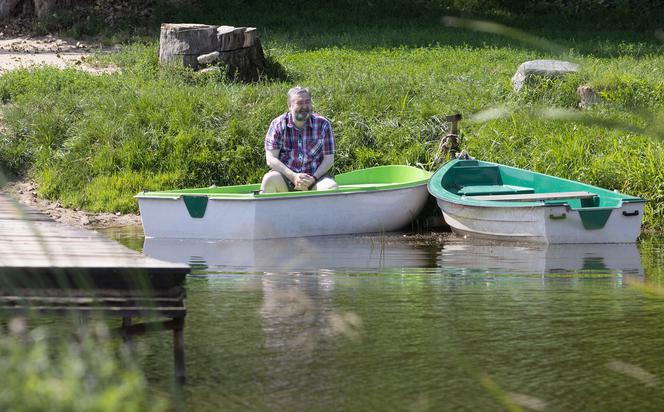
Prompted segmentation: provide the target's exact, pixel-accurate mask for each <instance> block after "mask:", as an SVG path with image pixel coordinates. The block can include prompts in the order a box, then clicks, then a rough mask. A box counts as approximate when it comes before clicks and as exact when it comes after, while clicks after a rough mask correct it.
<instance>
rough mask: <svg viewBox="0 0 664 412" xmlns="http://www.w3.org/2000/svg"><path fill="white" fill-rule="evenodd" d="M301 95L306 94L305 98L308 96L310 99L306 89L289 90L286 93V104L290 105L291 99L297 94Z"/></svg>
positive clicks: (296, 87)
mask: <svg viewBox="0 0 664 412" xmlns="http://www.w3.org/2000/svg"><path fill="white" fill-rule="evenodd" d="M303 93H306V94H307V96H309V98H311V92H310V91H309V89H307V88H306V87H300V86H295V87H293V88H292V89H290V90H289V91H288V104H290V102H291V100H292V99H293V97H295V96H297V95H298V94H303Z"/></svg>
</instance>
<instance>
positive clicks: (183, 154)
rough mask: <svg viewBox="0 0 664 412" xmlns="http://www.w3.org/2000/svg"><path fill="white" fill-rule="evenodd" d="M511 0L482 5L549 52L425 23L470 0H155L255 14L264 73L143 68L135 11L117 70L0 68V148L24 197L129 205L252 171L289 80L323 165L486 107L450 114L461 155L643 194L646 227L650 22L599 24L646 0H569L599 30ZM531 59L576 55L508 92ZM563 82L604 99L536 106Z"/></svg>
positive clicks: (389, 145)
mask: <svg viewBox="0 0 664 412" xmlns="http://www.w3.org/2000/svg"><path fill="white" fill-rule="evenodd" d="M517 3H520V2H514V1H498V0H496V1H494V2H492V4H493V6H492V8H487V9H485V10H484V12H483V16H485V17H486V16H489V17H492V18H494V19H495V20H497V21H503V22H508V23H514V24H521V23H523V24H521V27H526V28H528V30H529V33H532V34H535V35H539V36H543V37H546V38H548V39H551V40H554V41H556V42H558V43H559V44H561V45H563V47H564V49H565V50H567V53H566V55H565V56H560V55H556V54H553V53H551V52H547V51H543V50H538V49H534V48H532V47H531V46H529V45H528V44H527V43H526V42H524V41H520V40H519V39H514V38H508V37H503V36H500V35H498V34H496V33H480V32H475V31H470V30H464V29H459V28H456V29H455V28H449V27H445V26H444V25H443V24H442V23H441V21H440V18H441V16H442V15H443V13H447V12H450V13H452V12H458V13H459V14H462V15H473V13H477V12H478V10H479V7H480V5H479V3H477V4H475V3H474V2H472V1H452V2H443V1H439V2H436V1H420V2H405V1H397V2H381V1H374V2H343V1H342V2H318V3H316V2H313V3H312V2H304V1H301V2H298V1H295V2H290V3H283V2H277V3H274V2H260V1H259V2H248V1H242V0H235V1H230V2H211V1H203V0H200V1H198V2H197V4H198V7H183V8H180V9H175V10H173V9H171V10H168V9H164V11H161V12H159V13H161V14H159V13H157V14H156V15H155V19H158V20H161V21H188V22H201V23H209V24H231V25H236V26H240V25H253V26H257V27H258V28H259V31H260V38H261V40H262V42H263V47H264V50H265V52H266V55H267V58H268V63H269V67H270V69H269V71H268V72H267V73H266V74H265V76H264V78H263V80H262V81H261V82H259V83H255V84H236V83H231V82H228V81H225V80H222V79H219V78H216V77H214V76H211V75H199V74H196V73H193V72H191V71H188V70H183V69H177V68H173V67H166V68H160V67H159V65H158V61H157V60H158V59H157V51H158V40H157V38H158V28H157V26H156V25H150V24H146V26H145V28H144V29H143V31H142V32H141V33H139V34H136V33H135V31H136V28H135V27H133V29H132V30H133V32H132V33H133V34H127V35H126V36H125V38H124V39H125V41H126V42H127V43H126V45H125V47H124V50H123V51H122V52H121V53H117V54H113V55H99V56H98V57H97V64H99V65H102V66H103V65H107V64H114V65H117V66H119V67H120V68H121V69H122V71H121V73H118V74H112V75H101V76H98V75H91V74H87V73H83V72H80V71H76V70H56V69H51V68H34V69H30V70H17V71H13V72H10V73H7V74H4V75H3V76H2V77H0V99H2V101H3V103H4V108H3V114H2V116H3V120H2V122H3V124H4V128H3V129H2V130H0V162H2V167H3V169H4V170H5V171H6V172H9V173H13V174H18V173H21V172H27V173H28V174H29V175H30V176H31V177H34V178H35V179H36V180H37V182H38V183H39V190H40V194H41V195H42V196H45V197H48V198H51V199H60V200H61V202H62V204H63V205H64V206H69V207H77V208H83V209H87V210H90V211H120V212H135V211H137V203H136V202H135V200H134V199H133V197H132V196H133V195H134V194H136V193H137V192H139V191H141V190H143V189H148V190H158V189H166V188H173V187H191V186H206V185H210V184H212V183H215V184H217V185H227V184H242V183H248V182H256V181H259V179H260V177H261V176H262V174H263V173H264V172H265V171H266V170H267V167H266V165H265V162H264V155H263V149H262V141H263V137H264V135H265V132H266V129H267V126H268V125H269V122H270V120H271V119H272V118H274V117H275V116H277V115H279V114H281V113H283V112H284V111H285V109H286V101H285V93H286V91H287V90H288V89H289V88H290V87H292V86H293V85H295V84H300V85H305V86H308V87H310V88H311V89H312V91H313V93H314V103H315V105H316V109H317V110H318V111H319V112H320V113H322V114H324V115H325V116H327V117H328V118H329V119H330V120H331V121H332V124H333V127H334V130H335V134H336V138H337V147H338V153H337V156H336V164H335V169H336V171H337V172H342V171H347V170H351V169H356V168H362V167H368V166H374V165H381V164H390V163H399V164H413V165H417V164H420V165H423V167H431V166H432V165H431V162H432V159H433V156H434V154H435V150H436V148H437V145H438V141H439V139H440V137H442V136H443V135H444V134H445V133H446V130H445V124H444V116H445V115H446V114H451V113H456V112H460V113H463V114H464V115H466V118H468V117H469V116H468V115H471V114H473V113H477V112H481V111H484V110H486V109H490V108H500V112H501V113H503V115H501V116H489V118H488V119H487V120H483V121H477V120H476V121H472V120H467V121H465V122H464V123H463V124H462V131H463V133H464V145H465V147H466V148H467V149H468V150H469V151H470V153H471V154H472V155H473V156H475V157H477V158H482V159H485V160H490V161H497V162H501V163H505V164H509V165H515V166H518V167H525V168H529V169H533V170H537V171H540V172H545V173H551V174H555V175H559V176H562V177H566V178H571V179H576V180H581V181H584V182H587V183H590V184H595V185H599V186H603V187H607V188H610V189H618V190H620V191H624V192H627V193H629V194H632V195H639V196H643V197H645V198H647V199H649V200H650V202H649V203H648V206H647V209H648V210H647V216H646V222H647V224H648V225H649V226H650V227H653V228H658V227H662V224H663V223H664V206H663V205H664V202H663V200H664V172H663V170H664V167H662V160H661V159H662V158H663V156H662V154H663V147H664V146H663V145H662V141H661V140H660V138H658V136H660V132H659V131H661V130H662V129H664V127H660V125H661V124H662V116H663V115H664V108H663V105H664V94H663V93H662V92H663V91H664V81H663V80H662V78H664V77H662V73H661V71H662V70H663V69H662V68H663V67H664V55H663V54H662V44H663V43H662V42H661V41H659V40H658V39H657V38H656V37H655V36H654V35H653V32H652V30H649V31H646V30H642V31H634V30H615V27H616V26H614V23H612V22H613V19H614V18H616V17H619V18H621V20H624V24H623V26H625V25H628V24H627V22H633V21H634V20H635V19H637V20H638V19H641V20H640V21H643V19H646V18H647V19H650V18H656V17H657V16H658V14H657V13H659V12H660V11H659V10H660V9H657V8H655V7H654V6H653V4H654V3H651V2H636V3H638V5H637V6H638V7H633V8H630V9H628V8H625V7H623V6H621V5H624V4H627V3H626V2H620V1H614V2H599V1H596V2H593V1H590V0H588V1H585V2H574V4H575V6H574V7H576V8H577V9H578V10H580V11H582V12H587V13H589V16H590V17H594V18H591V19H590V21H591V25H592V26H593V27H597V26H599V27H600V30H596V31H590V30H589V29H588V28H581V27H580V23H579V22H578V21H577V20H574V18H575V16H573V15H571V14H569V13H567V12H565V13H562V14H561V13H558V14H551V15H546V14H543V13H544V12H543V11H542V10H550V11H551V10H559V9H557V8H556V7H557V6H559V4H558V3H561V4H562V3H565V2H564V1H539V2H526V3H525V4H526V5H525V6H524V7H522V8H521V9H520V8H519V7H518V5H517ZM636 3H634V4H636ZM630 4H632V3H630ZM409 5H410V7H409ZM522 5H523V4H522ZM651 6H652V7H651ZM583 7H586V8H585V9H583ZM648 7H650V9H648ZM646 9H647V10H646ZM160 10H161V9H160ZM305 10H306V13H305V12H304V11H305ZM565 10H567V9H565ZM639 10H640V11H641V12H640V11H639ZM643 11H650V12H651V13H644V12H643ZM396 12H398V13H399V17H398V18H391V17H389V16H391V15H393V13H396ZM391 13H392V14H391ZM537 13H539V14H537ZM535 15H538V16H539V17H538V18H536V19H534V20H533V19H532V18H531V19H529V18H527V17H528V16H535ZM605 15H606V16H612V17H611V18H607V19H604V20H603V17H602V16H605ZM627 17H629V18H627ZM533 18H534V17H533ZM563 21H564V22H567V23H568V26H567V27H565V28H564V29H561V26H560V22H563ZM520 22H521V23H520ZM524 22H527V23H524ZM536 23H537V24H538V25H539V27H536V28H533V27H534V26H535V25H536ZM646 23H647V22H646ZM62 24H64V23H62ZM652 24H654V23H652ZM652 24H651V25H652ZM65 26H66V25H65ZM609 27H610V28H611V30H609V29H608V28H609ZM618 27H620V26H618ZM648 27H649V26H648ZM77 30H79V31H81V28H80V26H79V28H78V29H77ZM87 30H88V31H94V28H88V29H87ZM118 30H119V31H117V32H116V35H117V34H118V33H122V30H121V29H118ZM120 37H121V36H120ZM538 58H565V59H571V60H574V61H575V62H577V63H580V64H581V68H582V69H581V71H580V72H579V73H578V74H576V75H573V76H569V77H567V78H565V79H557V80H548V81H544V82H541V83H539V84H535V85H531V86H529V87H527V88H526V89H525V90H524V91H522V92H521V93H519V94H515V93H514V92H513V91H512V87H511V83H510V78H511V76H512V75H513V74H514V72H515V70H516V68H517V67H518V65H519V64H520V63H522V62H524V61H526V60H532V59H538ZM579 84H590V85H591V86H593V87H594V88H595V89H597V90H599V91H600V92H601V95H602V97H603V99H604V102H603V103H602V104H600V105H598V106H596V107H594V108H593V109H592V110H591V111H589V112H587V114H584V115H583V116H581V117H579V118H574V119H571V120H567V121H561V120H560V119H555V118H554V119H551V118H547V116H543V115H542V113H543V110H546V109H550V108H560V109H565V110H567V111H568V112H574V111H576V104H577V97H576V92H575V90H576V87H577V86H578V85H579ZM549 117H550V116H549ZM554 117H555V116H554Z"/></svg>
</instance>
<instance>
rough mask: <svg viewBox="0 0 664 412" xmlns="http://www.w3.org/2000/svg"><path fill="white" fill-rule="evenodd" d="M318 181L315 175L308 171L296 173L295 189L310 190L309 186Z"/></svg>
mask: <svg viewBox="0 0 664 412" xmlns="http://www.w3.org/2000/svg"><path fill="white" fill-rule="evenodd" d="M315 182H316V179H314V177H313V176H311V175H308V174H306V173H295V179H293V186H294V187H295V190H309V187H310V186H311V185H313V184H314V183H315Z"/></svg>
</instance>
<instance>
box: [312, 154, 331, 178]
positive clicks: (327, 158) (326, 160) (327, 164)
mask: <svg viewBox="0 0 664 412" xmlns="http://www.w3.org/2000/svg"><path fill="white" fill-rule="evenodd" d="M333 165H334V153H331V154H326V155H323V161H322V162H320V166H318V169H316V172H314V179H316V180H318V179H320V178H321V177H322V176H323V175H325V173H327V172H329V171H330V169H331V168H332V166H333Z"/></svg>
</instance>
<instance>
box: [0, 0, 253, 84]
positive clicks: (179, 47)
mask: <svg viewBox="0 0 664 412" xmlns="http://www.w3.org/2000/svg"><path fill="white" fill-rule="evenodd" d="M0 1H1V0H0ZM217 56H218V57H217ZM217 59H218V60H217ZM159 62H160V63H161V64H169V63H173V64H178V65H181V66H184V67H191V68H193V69H194V70H198V69H202V68H203V67H204V66H206V65H208V64H217V62H219V64H220V65H222V66H223V67H224V73H225V75H226V77H227V78H229V79H233V80H239V81H243V82H252V81H257V80H258V79H259V78H260V75H261V73H262V72H263V71H264V70H265V56H264V54H263V47H262V46H261V43H260V40H259V39H258V37H257V36H256V28H255V27H233V26H210V25H206V24H170V23H164V24H162V25H161V38H160V44H159Z"/></svg>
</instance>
